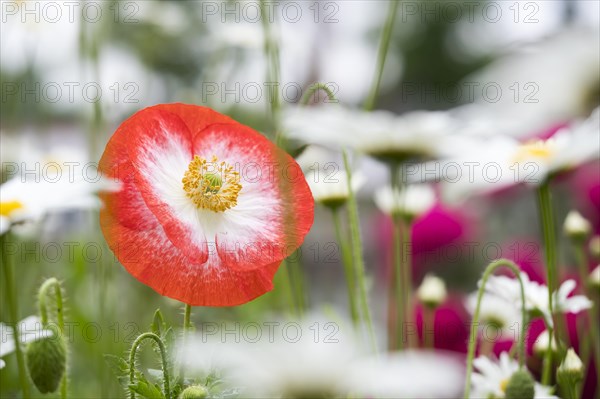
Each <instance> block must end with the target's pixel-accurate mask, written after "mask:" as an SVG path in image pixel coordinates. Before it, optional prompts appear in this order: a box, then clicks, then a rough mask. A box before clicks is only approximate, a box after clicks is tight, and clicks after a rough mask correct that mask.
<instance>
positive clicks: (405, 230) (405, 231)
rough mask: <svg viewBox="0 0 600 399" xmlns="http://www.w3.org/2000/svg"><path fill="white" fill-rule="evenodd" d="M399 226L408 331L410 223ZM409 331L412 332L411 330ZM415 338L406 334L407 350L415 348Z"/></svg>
mask: <svg viewBox="0 0 600 399" xmlns="http://www.w3.org/2000/svg"><path fill="white" fill-rule="evenodd" d="M400 226H401V227H402V234H401V236H402V272H403V274H402V281H403V282H404V285H403V286H402V294H403V295H404V302H403V304H404V322H405V323H406V327H407V329H408V328H409V327H412V326H414V325H415V317H414V310H413V304H412V296H413V286H412V222H411V221H409V220H406V219H405V220H404V221H403V222H402V224H401V225H400ZM410 330H411V331H413V329H412V328H411V329H410ZM407 331H408V330H407ZM415 338H416V337H415V335H413V334H408V333H407V336H406V345H407V346H408V347H409V348H411V347H414V346H415Z"/></svg>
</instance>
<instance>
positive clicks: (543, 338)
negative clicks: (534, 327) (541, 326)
mask: <svg viewBox="0 0 600 399" xmlns="http://www.w3.org/2000/svg"><path fill="white" fill-rule="evenodd" d="M549 343H550V333H549V332H548V330H544V331H542V333H541V334H540V335H539V336H538V337H537V339H536V340H535V342H534V343H533V353H535V354H536V355H537V356H539V357H543V356H544V354H545V353H546V352H547V351H548V344H549ZM550 350H551V351H552V352H553V353H556V352H557V351H558V345H557V344H556V337H552V346H551V347H550Z"/></svg>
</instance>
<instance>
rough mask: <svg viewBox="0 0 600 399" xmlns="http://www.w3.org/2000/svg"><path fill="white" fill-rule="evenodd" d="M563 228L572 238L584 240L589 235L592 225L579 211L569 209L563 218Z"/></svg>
mask: <svg viewBox="0 0 600 399" xmlns="http://www.w3.org/2000/svg"><path fill="white" fill-rule="evenodd" d="M564 230H565V233H566V234H567V236H568V237H569V238H571V239H573V240H585V239H586V238H587V237H588V236H589V235H590V233H591V231H592V226H591V225H590V222H588V221H587V219H585V218H584V217H583V216H581V214H580V213H579V212H577V211H571V212H569V214H568V215H567V218H566V219H565V224H564Z"/></svg>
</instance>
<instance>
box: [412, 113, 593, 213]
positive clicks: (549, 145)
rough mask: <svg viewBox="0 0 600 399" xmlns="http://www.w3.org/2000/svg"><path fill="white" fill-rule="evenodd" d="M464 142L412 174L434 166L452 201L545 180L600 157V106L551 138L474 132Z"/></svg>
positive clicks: (423, 175) (420, 176)
mask: <svg viewBox="0 0 600 399" xmlns="http://www.w3.org/2000/svg"><path fill="white" fill-rule="evenodd" d="M460 144H461V145H462V148H459V147H460V146H459V145H458V144H457V145H455V146H454V147H453V150H454V151H455V154H454V155H451V156H450V157H448V158H447V159H446V160H444V161H440V162H438V163H430V164H425V165H423V166H422V167H421V173H413V174H412V176H411V177H412V178H413V180H421V181H422V180H426V179H427V178H428V177H429V176H428V175H427V174H426V173H425V172H426V171H435V172H436V173H437V175H436V176H437V178H439V179H440V180H441V181H442V183H443V184H442V195H443V197H444V198H445V199H446V200H448V201H450V202H456V201H460V200H463V199H465V198H466V197H468V196H469V195H471V194H481V193H489V192H492V191H495V190H499V189H502V188H505V187H508V186H511V185H514V184H519V183H525V184H529V185H534V186H536V185H539V184H542V183H544V182H545V181H546V180H547V179H548V178H549V177H551V176H553V175H555V174H558V173H561V172H564V171H568V170H572V169H574V168H576V167H578V166H579V165H582V164H584V163H585V162H588V161H590V160H592V159H596V158H598V154H600V109H597V110H596V111H595V112H594V113H593V114H592V116H591V117H590V118H589V119H587V120H585V121H582V122H577V123H574V124H573V125H572V126H570V127H568V128H564V129H561V130H560V131H558V132H557V133H556V134H555V135H554V136H552V137H551V138H549V139H547V140H538V141H535V142H526V143H521V142H519V141H518V140H516V139H514V138H511V137H508V136H502V135H496V136H492V137H478V136H476V135H469V137H468V139H467V140H464V141H463V142H462V143H460ZM459 149H460V151H457V150H459ZM430 175H431V173H430Z"/></svg>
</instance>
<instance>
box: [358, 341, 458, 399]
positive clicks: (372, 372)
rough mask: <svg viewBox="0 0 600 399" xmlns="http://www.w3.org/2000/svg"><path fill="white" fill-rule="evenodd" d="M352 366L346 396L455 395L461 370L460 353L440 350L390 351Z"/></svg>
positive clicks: (453, 396)
mask: <svg viewBox="0 0 600 399" xmlns="http://www.w3.org/2000/svg"><path fill="white" fill-rule="evenodd" d="M353 369H354V370H353V371H352V373H351V374H350V375H349V377H350V380H351V385H352V387H353V389H352V390H351V393H352V394H351V395H350V396H349V397H361V398H407V399H408V398H411V399H412V398H448V399H450V398H458V397H460V396H461V395H462V390H463V381H464V374H465V366H464V358H463V357H462V356H460V355H458V354H456V353H451V352H445V351H440V350H436V351H435V352H434V351H424V350H410V351H403V352H395V353H390V354H387V355H382V356H379V357H377V358H373V359H368V360H364V361H360V362H358V363H357V364H356V365H355V366H354V367H353ZM432 370H435V377H433V374H432ZM432 377H433V378H432Z"/></svg>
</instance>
